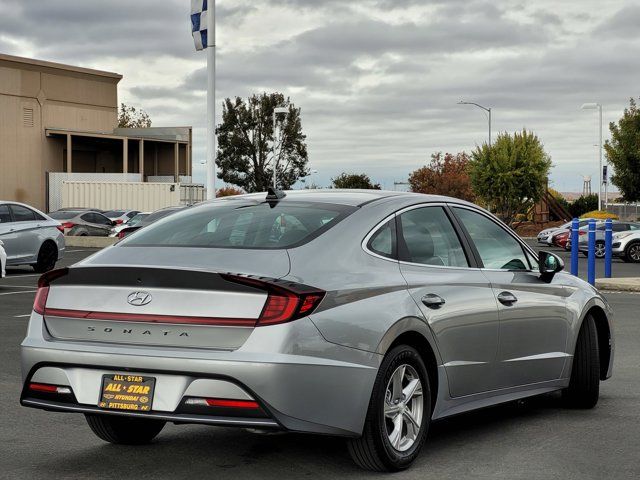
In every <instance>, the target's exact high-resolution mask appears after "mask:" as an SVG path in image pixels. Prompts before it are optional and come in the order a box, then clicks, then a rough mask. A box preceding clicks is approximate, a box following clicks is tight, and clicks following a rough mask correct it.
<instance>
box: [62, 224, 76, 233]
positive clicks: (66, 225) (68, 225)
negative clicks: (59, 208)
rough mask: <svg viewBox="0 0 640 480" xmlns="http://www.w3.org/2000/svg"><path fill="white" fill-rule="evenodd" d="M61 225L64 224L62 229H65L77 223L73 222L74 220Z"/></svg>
mask: <svg viewBox="0 0 640 480" xmlns="http://www.w3.org/2000/svg"><path fill="white" fill-rule="evenodd" d="M61 226H62V229H63V231H64V230H65V229H69V228H73V227H75V226H76V224H75V223H73V222H64V223H63V224H62V225H61Z"/></svg>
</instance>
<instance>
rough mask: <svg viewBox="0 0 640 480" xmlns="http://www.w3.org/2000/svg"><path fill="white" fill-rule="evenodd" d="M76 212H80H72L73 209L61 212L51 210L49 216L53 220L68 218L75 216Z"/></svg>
mask: <svg viewBox="0 0 640 480" xmlns="http://www.w3.org/2000/svg"><path fill="white" fill-rule="evenodd" d="M78 213H80V212H73V211H70V210H66V211H63V212H52V213H50V214H49V216H50V217H51V218H53V219H54V220H68V219H70V218H73V217H75V216H77V215H78Z"/></svg>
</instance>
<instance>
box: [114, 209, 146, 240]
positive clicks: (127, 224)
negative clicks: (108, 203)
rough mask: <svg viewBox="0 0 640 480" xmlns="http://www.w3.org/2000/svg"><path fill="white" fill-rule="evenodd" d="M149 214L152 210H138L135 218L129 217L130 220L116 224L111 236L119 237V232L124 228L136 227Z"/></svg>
mask: <svg viewBox="0 0 640 480" xmlns="http://www.w3.org/2000/svg"><path fill="white" fill-rule="evenodd" d="M149 215H151V212H138V213H137V214H136V215H135V216H134V217H133V218H131V219H129V220H128V221H126V222H124V223H121V224H119V225H116V226H115V227H113V228H112V229H111V233H110V234H109V236H110V237H117V236H118V234H119V233H120V232H121V231H122V230H124V229H125V228H129V227H135V226H136V225H138V224H139V223H140V222H141V221H142V220H144V219H145V218H147V217H148V216H149Z"/></svg>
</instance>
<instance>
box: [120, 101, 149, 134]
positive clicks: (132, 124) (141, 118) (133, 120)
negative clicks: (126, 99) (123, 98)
mask: <svg viewBox="0 0 640 480" xmlns="http://www.w3.org/2000/svg"><path fill="white" fill-rule="evenodd" d="M150 126H151V118H150V117H149V115H148V114H147V112H145V111H144V110H142V109H140V110H136V108H135V107H133V106H131V105H127V104H125V103H121V104H120V110H118V128H149V127H150Z"/></svg>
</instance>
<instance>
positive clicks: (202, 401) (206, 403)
mask: <svg viewBox="0 0 640 480" xmlns="http://www.w3.org/2000/svg"><path fill="white" fill-rule="evenodd" d="M184 403H185V405H193V406H198V407H222V408H245V409H252V410H257V409H259V408H260V405H258V403H257V402H254V401H253V400H230V399H226V398H188V399H187V400H185V402H184Z"/></svg>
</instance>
